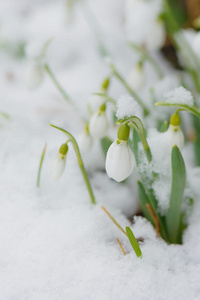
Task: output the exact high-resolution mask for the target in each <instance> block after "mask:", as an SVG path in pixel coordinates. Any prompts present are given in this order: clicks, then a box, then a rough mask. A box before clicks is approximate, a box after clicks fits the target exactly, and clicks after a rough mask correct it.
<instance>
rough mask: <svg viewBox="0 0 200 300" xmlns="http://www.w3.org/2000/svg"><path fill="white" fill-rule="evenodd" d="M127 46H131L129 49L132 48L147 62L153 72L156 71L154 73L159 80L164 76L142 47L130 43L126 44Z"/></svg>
mask: <svg viewBox="0 0 200 300" xmlns="http://www.w3.org/2000/svg"><path fill="white" fill-rule="evenodd" d="M128 44H129V45H130V46H131V48H133V49H134V50H135V51H136V52H138V53H139V54H141V56H142V58H143V59H144V60H147V61H148V62H149V63H150V64H151V65H152V67H153V68H154V70H155V71H156V73H157V74H158V77H159V78H163V77H164V74H163V71H162V70H161V68H160V66H159V65H158V63H157V62H156V61H155V60H154V59H153V58H152V57H151V56H150V55H149V53H148V52H147V51H146V50H145V49H144V48H142V47H140V46H138V45H136V44H134V43H132V42H128Z"/></svg>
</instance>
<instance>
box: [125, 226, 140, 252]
mask: <svg viewBox="0 0 200 300" xmlns="http://www.w3.org/2000/svg"><path fill="white" fill-rule="evenodd" d="M126 233H127V235H128V239H129V242H130V244H131V246H132V247H133V250H134V251H135V254H136V255H137V257H140V258H142V251H141V249H140V246H139V245H138V242H137V240H136V238H135V236H134V234H133V232H132V230H131V229H130V227H128V226H127V227H126Z"/></svg>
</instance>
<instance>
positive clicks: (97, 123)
mask: <svg viewBox="0 0 200 300" xmlns="http://www.w3.org/2000/svg"><path fill="white" fill-rule="evenodd" d="M108 128H109V123H108V119H107V117H106V113H105V104H103V105H102V106H101V107H100V109H99V111H97V112H96V113H94V115H93V116H92V118H91V120H90V124H89V130H90V135H91V136H92V137H93V138H96V139H101V138H103V137H105V136H106V135H107V131H108Z"/></svg>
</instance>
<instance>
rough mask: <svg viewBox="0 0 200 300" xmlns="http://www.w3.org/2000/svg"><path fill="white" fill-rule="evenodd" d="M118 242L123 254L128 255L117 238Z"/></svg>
mask: <svg viewBox="0 0 200 300" xmlns="http://www.w3.org/2000/svg"><path fill="white" fill-rule="evenodd" d="M116 240H117V241H118V243H119V246H120V248H121V249H122V252H123V254H124V255H126V252H125V250H124V248H123V246H122V244H121V242H120V241H119V239H118V238H117V237H116Z"/></svg>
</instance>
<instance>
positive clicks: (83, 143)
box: [77, 131, 93, 154]
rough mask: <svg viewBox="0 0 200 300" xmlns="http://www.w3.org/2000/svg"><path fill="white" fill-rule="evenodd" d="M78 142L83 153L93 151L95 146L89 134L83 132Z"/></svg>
mask: <svg viewBox="0 0 200 300" xmlns="http://www.w3.org/2000/svg"><path fill="white" fill-rule="evenodd" d="M77 142H78V146H79V149H80V151H81V153H83V154H85V153H87V152H88V151H89V150H90V149H91V147H92V144H93V139H92V137H91V136H90V135H89V133H87V132H85V131H83V132H81V133H80V134H79V136H78V137H77Z"/></svg>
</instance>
